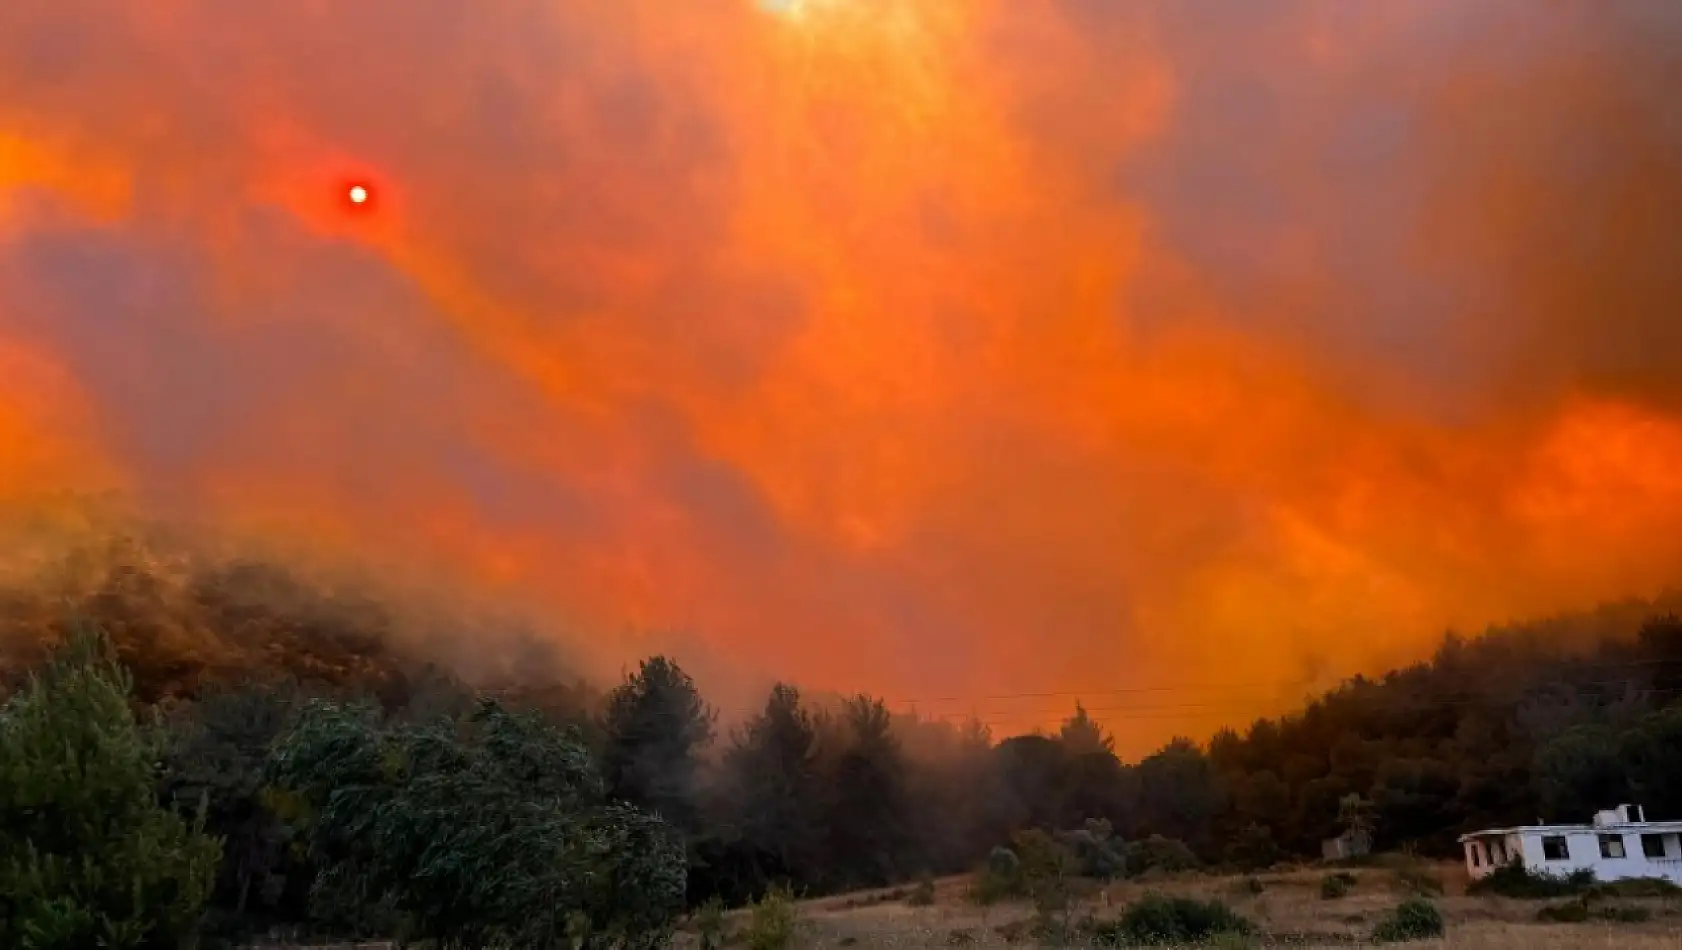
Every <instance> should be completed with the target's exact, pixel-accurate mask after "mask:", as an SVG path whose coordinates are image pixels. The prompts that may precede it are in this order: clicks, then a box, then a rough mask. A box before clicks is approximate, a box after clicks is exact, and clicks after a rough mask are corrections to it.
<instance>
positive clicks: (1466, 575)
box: [0, 0, 1682, 747]
mask: <svg viewBox="0 0 1682 950" xmlns="http://www.w3.org/2000/svg"><path fill="white" fill-rule="evenodd" d="M1677 88H1682V7H1679V6H1678V5H1677V4H1675V3H1673V2H1670V0H1617V2H1604V0H1566V2H1559V3H1551V4H1546V5H1536V4H1530V3H1520V2H1517V0H1421V2H1416V3H1409V4H1351V3H1342V2H1335V0H1279V2H1274V3H1267V4H1236V3H1226V2H1215V0H1178V2H1168V0H1162V2H1147V3H1114V2H1109V0H1044V2H1006V0H793V2H786V3H779V4H768V3H760V2H756V0H740V2H736V0H717V2H707V3H672V2H668V0H612V2H606V0H603V2H593V0H579V2H553V0H549V2H536V0H507V2H499V3H495V4H485V3H465V2H454V0H424V2H416V0H365V2H359V3H355V4H345V3H330V2H324V0H300V2H293V3H285V4H256V5H242V6H240V7H239V8H238V9H237V10H233V9H230V8H229V6H228V5H226V4H222V3H212V2H208V0H183V2H177V3H166V4H137V3H121V2H116V0H61V2H53V3H47V2H31V0H24V2H21V3H9V4H4V5H0V493H3V494H4V496H5V497H6V499H7V500H8V503H9V504H11V505H13V506H14V507H16V508H18V509H19V510H30V509H31V508H32V507H33V506H34V505H36V504H37V503H38V499H39V498H40V497H41V496H42V494H43V493H52V492H60V491H105V490H113V491H115V492H117V493H119V495H120V497H123V498H125V499H128V500H129V501H130V502H131V503H132V504H135V505H137V506H139V507H140V508H141V509H142V510H145V511H147V512H149V513H150V514H153V515H156V516H160V517H181V518H188V519H192V520H194V521H195V522H202V523H207V524H213V525H216V526H217V529H218V530H220V531H226V532H237V533H240V534H241V535H242V536H249V537H256V538H263V539H265V541H266V543H271V544H285V545H293V546H297V547H299V548H300V549H302V550H306V551H308V552H311V553H310V554H309V556H310V557H321V558H327V559H352V560H360V561H362V562H364V563H379V564H386V565H391V568H390V569H391V570H392V571H396V572H403V573H405V576H416V577H418V576H425V577H428V578H442V579H444V580H445V581H447V582H448V583H449V584H452V585H456V586H459V587H460V588H462V589H471V590H473V591H475V592H476V595H478V596H489V597H491V598H493V599H498V598H502V599H506V600H508V601H509V602H517V603H519V604H521V605H522V606H523V607H524V606H530V607H533V608H534V609H538V610H541V611H544V612H546V615H547V616H549V617H551V618H553V625H554V627H555V629H556V630H567V631H572V633H571V634H570V636H571V637H572V639H571V641H570V642H571V644H572V646H573V647H575V648H576V649H577V650H578V651H581V652H582V653H589V654H590V655H592V656H595V657H596V662H598V664H600V665H604V666H606V667H613V666H616V665H617V664H618V663H620V662H623V661H624V660H625V659H627V658H629V657H630V656H632V655H634V654H636V653H640V652H646V648H647V647H648V646H649V645H650V643H649V642H648V641H646V640H642V639H636V638H632V637H629V636H628V635H626V634H625V631H628V630H629V631H645V630H667V629H670V630H679V631H683V632H684V634H685V636H687V637H688V638H689V639H687V640H680V641H678V643H679V645H680V646H682V645H683V644H688V646H687V647H686V648H687V649H690V650H692V651H701V650H704V651H706V652H707V654H708V655H709V656H711V657H713V659H712V660H710V661H708V662H709V663H711V665H712V666H713V667H715V668H716V669H718V670H720V671H724V670H732V669H734V670H753V671H762V672H763V671H769V672H773V673H775V674H779V675H782V676H786V677H790V678H793V679H796V680H798V681H801V682H803V683H805V684H807V685H809V686H811V687H812V688H814V689H818V690H824V689H832V688H833V689H840V690H851V689H860V688H863V689H869V690H872V691H875V692H878V693H882V694H885V695H886V696H888V697H889V698H891V699H902V698H903V699H912V698H916V699H919V700H922V702H921V703H919V707H918V708H919V709H920V710H921V711H925V712H933V713H942V712H967V711H969V710H970V708H971V707H974V708H975V709H976V710H977V711H979V712H980V713H981V714H982V715H983V718H989V717H991V718H992V719H994V720H995V721H996V722H997V723H998V724H999V725H1001V727H1003V728H1007V729H1008V728H1010V727H1018V726H1026V725H1034V724H1036V723H1038V722H1042V721H1048V720H1051V719H1054V718H1056V717H1057V715H1060V714H1061V713H1063V712H1065V711H1066V709H1067V707H1068V706H1070V705H1072V704H1071V702H1070V697H1068V696H1061V697H1052V698H1040V699H1031V698H1030V699H1026V700H1020V701H1018V700H1004V699H989V698H987V697H993V696H998V695H1003V694H1019V693H1035V692H1039V693H1044V692H1080V693H1082V694H1083V695H1084V697H1085V699H1086V702H1087V705H1088V706H1089V707H1092V708H1093V709H1094V710H1095V715H1098V716H1100V718H1104V719H1106V720H1108V721H1109V722H1110V723H1111V724H1112V725H1114V726H1116V728H1118V730H1119V731H1120V733H1121V736H1122V740H1123V745H1126V746H1129V747H1136V746H1138V745H1141V744H1148V743H1150V742H1153V741H1155V740H1159V739H1161V738H1164V737H1165V736H1167V735H1170V734H1173V733H1176V732H1190V733H1195V734H1205V733H1207V732H1208V731H1209V729H1211V728H1213V727H1214V726H1216V725H1219V724H1220V722H1221V721H1223V720H1234V719H1240V718H1243V716H1244V715H1247V714H1249V713H1256V712H1263V711H1272V710H1274V709H1276V708H1278V707H1279V706H1281V705H1283V704H1286V703H1289V702H1291V701H1293V700H1295V699H1296V698H1298V697H1299V696H1300V695H1301V694H1302V693H1303V692H1304V691H1305V689H1306V688H1307V685H1306V683H1305V681H1308V680H1313V679H1315V678H1324V677H1332V676H1336V675H1339V674H1343V673H1348V672H1353V671H1355V670H1357V669H1369V668H1373V667H1376V666H1380V665H1383V664H1387V663H1391V662H1394V661H1397V660H1400V659H1404V658H1410V657H1413V656H1417V655H1419V654H1420V653H1421V652H1423V651H1424V650H1425V649H1426V647H1427V644H1428V642H1429V641H1430V640H1431V639H1432V638H1434V637H1435V636H1437V635H1438V634H1439V633H1440V632H1441V631H1442V629H1443V628H1444V627H1445V626H1447V625H1457V626H1463V627H1472V626H1478V625H1481V624H1484V623H1487V622H1490V621H1495V620H1501V619H1506V618H1508V617H1511V616H1515V615H1519V614H1531V613H1541V612H1549V611H1553V610H1556V609H1562V608H1566V607H1569V606H1573V605H1578V604H1583V603H1586V602H1591V601H1594V600H1597V599H1601V598H1606V597H1612V596H1620V595H1623V594H1626V593H1642V592H1648V591H1651V590H1653V589H1656V588H1658V587H1660V586H1663V585H1665V584H1667V583H1669V582H1671V581H1672V580H1674V579H1675V578H1676V577H1677V572H1678V568H1679V567H1682V530H1679V529H1682V372H1678V371H1677V369H1676V365H1675V359H1676V356H1675V354H1676V353H1677V352H1678V350H1679V348H1682V312H1679V310H1678V306H1679V303H1678V302H1679V301H1682V113H1679V112H1678V110H1677V109H1676V108H1675V107H1674V104H1673V103H1671V102H1669V101H1667V100H1668V97H1669V96H1670V95H1672V94H1673V92H1674V90H1676V89H1677ZM352 179H357V180H367V181H369V182H371V183H373V185H374V187H375V189H376V194H377V196H378V201H377V202H375V206H374V207H373V209H372V210H371V211H370V212H369V213H363V214H353V213H351V212H350V210H349V209H348V208H347V206H346V204H345V203H344V201H343V194H342V188H343V183H344V182H346V181H348V180H352ZM558 635H559V634H557V636H558ZM681 655H682V651H681V650H680V656H681ZM718 675H720V676H722V675H724V674H723V673H722V672H720V673H719V674H718ZM744 675H746V674H744ZM1200 684H1207V685H1218V684H1238V685H1239V686H1242V687H1243V688H1242V689H1236V690H1229V691H1225V692H1212V691H1207V690H1204V691H1198V690H1190V689H1185V690H1179V689H1176V690H1170V691H1167V692H1158V693H1149V694H1115V695H1112V696H1108V697H1106V696H1103V695H1100V693H1101V692H1102V691H1107V690H1123V689H1129V688H1134V687H1142V686H1149V687H1159V686H1188V687H1189V686H1193V685H1200ZM704 685H705V684H704ZM941 697H958V699H956V700H947V701H943V702H937V701H936V700H937V699H939V698H941ZM756 701H757V700H745V701H744V705H752V704H754V703H755V702H756ZM1052 706H1056V707H1057V711H1056V713H1051V714H1042V710H1047V709H1049V708H1050V707H1052ZM1129 706H1132V707H1137V708H1132V709H1129V708H1127V707H1129ZM1098 710H1110V711H1108V712H1098Z"/></svg>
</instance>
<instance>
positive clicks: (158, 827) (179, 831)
mask: <svg viewBox="0 0 1682 950" xmlns="http://www.w3.org/2000/svg"><path fill="white" fill-rule="evenodd" d="M130 688H131V680H130V678H129V676H128V674H127V673H126V671H124V670H123V669H122V668H121V667H120V666H119V665H118V664H117V663H116V661H115V660H114V659H113V658H112V651H111V647H110V644H109V642H108V641H107V640H106V639H105V637H104V636H103V634H100V633H98V632H95V631H85V632H79V633H77V634H76V635H75V636H74V637H73V638H72V639H71V641H70V642H69V643H68V644H67V645H66V646H65V648H64V649H63V650H61V651H60V653H59V654H58V655H57V656H56V657H54V658H53V660H52V661H51V662H50V663H49V664H48V665H47V667H46V669H45V670H43V671H42V672H41V673H40V674H39V675H37V676H34V677H32V678H31V679H30V681H29V682H28V683H27V684H26V685H25V686H24V688H23V689H22V690H21V691H20V692H19V693H17V694H16V695H14V696H12V697H11V698H10V699H8V700H7V701H6V702H5V704H4V705H3V706H0V946H4V947H33V948H39V950H57V948H66V950H72V948H80V947H94V946H103V947H111V948H133V947H140V946H169V945H174V944H177V943H182V942H187V941H189V940H190V939H191V937H192V936H193V934H194V933H195V931H196V930H197V928H198V924H199V921H200V918H201V915H202V913H203V907H204V903H205V900H206V899H207V898H208V897H209V896H210V891H211V888H212V886H213V885H214V883H215V876H216V871H217V866H218V863H219V862H220V860H221V842H220V841H218V840H217V839H214V838H211V837H208V836H206V835H204V834H203V833H202V832H201V831H200V830H198V829H195V828H193V827H191V826H189V825H188V824H187V822H186V821H184V820H183V819H182V818H181V817H179V816H177V815H175V814H173V813H172V812H170V811H169V810H167V809H165V808H163V807H162V806H160V805H159V803H158V800H157V773H156V769H155V766H154V763H155V762H156V761H157V759H158V756H159V754H160V752H161V749H162V746H161V743H159V742H158V741H157V737H156V736H153V735H151V734H149V733H145V732H142V730H141V729H140V727H139V725H138V724H137V723H136V722H135V719H134V714H133V713H132V712H131V711H130V709H129V705H128V697H129V691H130ZM200 827H202V817H201V819H200Z"/></svg>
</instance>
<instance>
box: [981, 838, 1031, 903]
mask: <svg viewBox="0 0 1682 950" xmlns="http://www.w3.org/2000/svg"><path fill="white" fill-rule="evenodd" d="M1023 890H1024V889H1023V878H1022V859H1021V858H1019V857H1017V855H1016V852H1015V851H1013V850H1012V849H1010V848H1008V847H1005V846H1004V845H999V846H998V847H995V848H994V849H993V850H992V851H990V852H988V854H987V863H986V864H985V865H983V866H982V868H981V870H980V871H979V872H977V873H976V875H975V880H974V882H973V883H972V885H971V887H970V900H972V901H974V902H975V903H977V904H980V905H982V906H984V907H985V906H987V905H990V904H996V903H998V902H999V901H1002V900H1006V899H1008V898H1011V897H1018V896H1021V895H1022V894H1023Z"/></svg>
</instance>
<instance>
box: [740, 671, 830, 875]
mask: <svg viewBox="0 0 1682 950" xmlns="http://www.w3.org/2000/svg"><path fill="white" fill-rule="evenodd" d="M724 768H725V784H726V787H727V788H728V795H729V811H730V817H729V820H732V821H733V822H734V824H735V825H736V826H737V827H738V829H739V830H740V834H741V838H742V841H743V842H744V844H745V845H746V846H747V848H748V849H749V851H750V853H753V854H757V855H765V856H766V858H767V860H768V863H769V865H770V866H769V867H765V868H763V869H762V870H763V872H764V873H765V874H766V875H768V876H770V877H786V878H788V879H789V880H791V881H793V882H794V883H797V884H803V885H804V884H812V883H815V882H816V881H817V876H818V872H819V871H820V869H821V863H822V862H821V848H822V846H823V840H822V834H823V829H822V825H821V822H822V814H821V811H820V803H821V795H822V777H821V776H820V774H819V772H818V732H817V727H816V725H815V724H814V723H813V721H812V717H811V715H810V713H808V712H807V711H806V709H805V708H803V707H802V706H801V703H800V691H799V690H797V689H795V688H794V687H792V686H788V685H786V684H782V683H778V684H777V685H776V686H775V687H773V688H772V690H771V695H770V697H769V698H768V699H766V701H765V708H764V709H763V710H762V711H761V712H760V713H759V714H758V715H756V716H754V718H752V719H750V720H749V721H748V722H747V723H746V724H745V725H744V726H743V728H742V730H741V732H740V733H739V734H738V735H737V738H736V742H735V744H734V745H733V746H731V748H730V749H729V751H728V752H726V753H725V758H724Z"/></svg>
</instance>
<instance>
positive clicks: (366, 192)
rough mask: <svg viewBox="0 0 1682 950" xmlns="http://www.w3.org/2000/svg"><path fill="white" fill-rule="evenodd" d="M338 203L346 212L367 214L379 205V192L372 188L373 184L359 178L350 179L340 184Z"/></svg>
mask: <svg viewBox="0 0 1682 950" xmlns="http://www.w3.org/2000/svg"><path fill="white" fill-rule="evenodd" d="M339 201H340V202H342V203H343V204H344V206H345V209H346V210H348V211H352V212H355V213H357V214H367V213H369V212H372V211H373V210H374V208H375V207H376V206H377V205H378V204H379V192H378V191H377V190H376V189H375V188H374V184H373V182H370V181H367V180H366V179H360V178H357V179H350V180H347V181H345V182H343V183H341V185H340V187H339Z"/></svg>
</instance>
